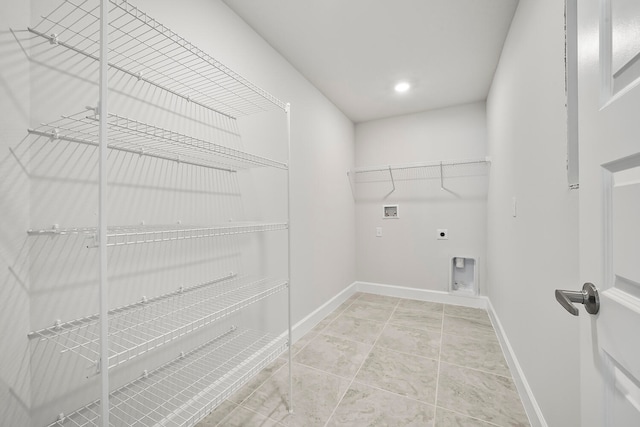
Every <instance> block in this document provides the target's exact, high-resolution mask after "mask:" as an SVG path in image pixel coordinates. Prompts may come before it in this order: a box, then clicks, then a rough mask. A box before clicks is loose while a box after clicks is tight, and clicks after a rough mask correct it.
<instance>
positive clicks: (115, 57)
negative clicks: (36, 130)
mask: <svg viewBox="0 0 640 427" xmlns="http://www.w3.org/2000/svg"><path fill="white" fill-rule="evenodd" d="M109 3H110V4H109V41H110V48H109V53H108V55H109V63H108V65H109V67H110V68H111V69H112V70H117V71H119V72H122V73H125V74H127V75H129V76H131V77H133V78H135V79H137V80H139V81H141V82H146V83H149V84H152V85H154V86H156V87H158V88H160V89H162V90H165V91H167V92H169V93H171V94H174V95H176V96H179V97H181V98H184V99H186V100H188V101H190V102H193V103H195V104H198V105H200V106H203V107H206V108H209V109H211V110H213V111H216V112H218V113H221V114H224V115H226V116H229V117H239V116H244V115H248V114H254V113H258V112H262V111H267V110H273V109H281V110H283V111H286V104H285V103H283V102H282V101H280V100H279V99H277V98H275V97H274V96H273V95H271V94H269V93H268V92H266V91H265V90H263V89H261V88H259V87H258V86H256V85H255V84H253V83H251V82H249V81H248V80H247V79H245V78H244V77H242V76H241V75H239V74H238V73H236V72H234V71H233V70H231V69H229V68H228V67H226V66H225V65H224V64H222V63H221V62H220V61H218V60H216V59H215V58H212V57H211V56H209V55H208V54H207V53H206V52H204V51H202V50H200V49H199V48H197V47H196V46H194V45H193V44H191V43H190V42H188V41H187V40H185V39H184V38H182V37H180V36H179V35H178V34H176V33H175V32H173V31H171V30H170V29H169V28H167V27H166V26H164V25H163V24H161V23H159V22H158V21H156V20H155V19H153V18H152V17H150V16H149V15H147V14H146V13H144V12H142V11H140V10H139V9H138V8H137V7H135V6H133V5H132V4H131V3H129V2H128V1H127V0H109ZM99 7H100V3H99V1H97V0H63V1H62V2H61V3H60V4H59V5H58V7H56V8H55V9H54V10H53V11H52V12H50V13H49V14H48V15H46V16H43V17H42V20H41V21H40V22H39V23H37V24H36V25H35V26H33V27H29V28H28V31H29V32H31V33H32V34H34V35H35V36H37V37H39V38H41V39H42V43H43V44H45V43H47V44H50V45H51V46H52V47H53V48H66V49H68V50H69V51H71V52H73V53H77V54H80V55H83V56H84V57H86V58H89V59H91V60H94V61H98V60H99V56H100V45H99V42H100V40H99V34H100V31H99V25H100V10H99Z"/></svg>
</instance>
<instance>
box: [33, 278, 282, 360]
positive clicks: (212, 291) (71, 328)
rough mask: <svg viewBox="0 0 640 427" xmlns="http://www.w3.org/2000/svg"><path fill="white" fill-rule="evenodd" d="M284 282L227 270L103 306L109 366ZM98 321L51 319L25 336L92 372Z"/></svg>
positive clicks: (261, 296)
mask: <svg viewBox="0 0 640 427" xmlns="http://www.w3.org/2000/svg"><path fill="white" fill-rule="evenodd" d="M287 286H288V283H287V281H286V280H268V279H262V280H257V281H247V280H238V279H237V277H236V275H235V274H229V275H228V276H224V277H221V278H218V279H215V280H211V281H208V282H205V283H201V284H197V285H193V286H190V287H181V288H179V289H178V290H176V291H175V292H171V293H168V294H165V295H161V296H158V297H154V298H150V299H146V298H145V299H143V300H141V301H140V302H137V303H134V304H130V305H127V306H123V307H119V308H115V309H112V310H109V344H110V346H109V361H108V363H109V368H114V367H116V366H118V365H120V364H121V363H124V362H127V361H129V360H131V359H133V358H134V357H137V356H140V355H142V354H145V353H146V352H148V351H151V350H153V349H156V348H158V347H160V346H162V345H164V344H167V343H169V342H172V341H173V340H175V339H177V338H180V337H182V336H184V335H186V334H189V333H191V332H194V331H196V330H198V329H200V328H203V327H205V326H207V325H210V324H212V323H214V322H216V321H218V320H221V319H223V318H225V317H227V316H229V315H231V314H233V313H235V312H237V311H239V310H242V309H243V308H245V307H247V306H249V305H251V304H253V303H255V302H258V301H261V300H263V299H265V298H267V297H269V296H271V295H274V294H276V293H278V292H281V291H284V290H286V288H287ZM99 320H100V316H98V315H92V316H88V317H85V318H81V319H76V320H72V321H69V322H65V323H57V324H55V325H53V326H50V327H47V328H44V329H40V330H38V331H33V332H31V333H29V338H31V339H40V340H51V341H53V342H54V343H55V344H56V345H58V346H59V347H60V348H61V352H63V353H64V352H73V353H76V354H78V355H80V356H81V357H83V358H85V359H86V360H88V361H89V362H91V365H90V366H91V367H92V368H93V370H94V372H95V373H97V372H98V370H99V369H100V368H101V367H100V366H98V361H99V359H100V330H99Z"/></svg>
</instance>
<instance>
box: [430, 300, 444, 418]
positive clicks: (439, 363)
mask: <svg viewBox="0 0 640 427" xmlns="http://www.w3.org/2000/svg"><path fill="white" fill-rule="evenodd" d="M445 305H446V304H442V324H441V325H440V348H439V349H438V371H437V372H436V396H435V399H434V402H433V425H434V426H435V425H436V416H437V415H438V388H439V386H440V366H441V359H442V343H443V341H444V308H445Z"/></svg>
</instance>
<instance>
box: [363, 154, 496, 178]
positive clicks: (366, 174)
mask: <svg viewBox="0 0 640 427" xmlns="http://www.w3.org/2000/svg"><path fill="white" fill-rule="evenodd" d="M489 164H490V162H489V161H487V160H486V159H478V160H447V161H441V162H430V163H413V164H405V165H388V166H375V167H367V168H356V169H354V170H353V176H354V178H353V179H354V182H355V183H356V184H358V183H368V182H388V181H390V180H393V181H410V180H419V179H440V178H458V177H465V176H483V175H486V174H487V171H488V166H489Z"/></svg>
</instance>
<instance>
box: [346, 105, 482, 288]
mask: <svg viewBox="0 0 640 427" xmlns="http://www.w3.org/2000/svg"><path fill="white" fill-rule="evenodd" d="M485 155H486V119H485V104H484V102H480V103H473V104H466V105H460V106H455V107H451V108H445V109H441V110H433V111H427V112H423V113H419V114H411V115H406V116H400V117H393V118H389V119H383V120H375V121H370V122H364V123H359V124H357V125H356V165H357V166H360V167H366V166H378V165H386V164H403V163H416V162H431V161H439V160H457V159H484V157H485ZM486 182H487V177H486V176H480V177H465V178H451V179H448V180H445V187H447V188H448V189H449V190H451V192H446V191H441V190H440V180H439V179H428V180H416V181H413V182H406V181H404V182H397V183H396V188H397V190H396V191H395V192H394V193H392V194H391V195H389V196H388V197H386V198H384V195H385V194H386V193H388V192H389V191H390V189H391V183H390V182H388V183H385V184H383V185H379V186H376V187H375V188H374V189H365V188H364V187H363V186H362V185H360V184H358V185H356V193H357V197H358V202H357V203H356V232H357V247H356V248H357V249H356V259H357V277H358V280H360V281H366V282H374V283H383V284H391V285H400V286H409V287H415V288H419V289H428V290H436V291H446V290H447V285H448V281H449V261H450V258H451V257H452V256H473V257H479V258H480V260H479V266H480V274H479V276H480V282H481V285H480V288H481V290H482V287H483V285H482V279H483V274H482V270H483V265H484V256H485V236H486V234H485V232H486ZM365 191H366V194H365ZM384 204H398V205H399V209H400V218H398V219H382V206H383V205H384ZM376 227H382V228H383V236H382V237H376ZM439 228H446V229H448V230H449V240H436V229H439Z"/></svg>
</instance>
